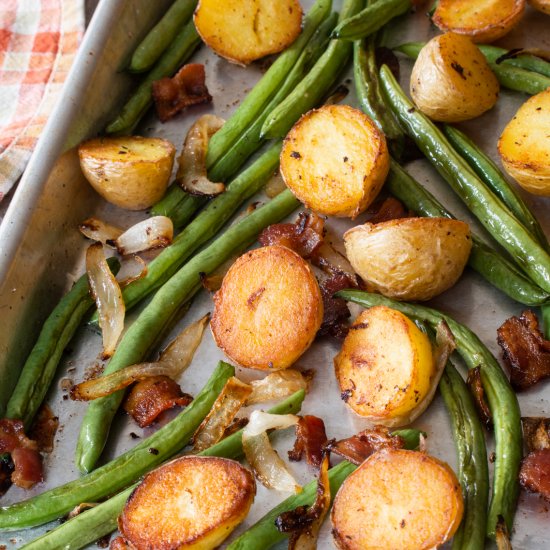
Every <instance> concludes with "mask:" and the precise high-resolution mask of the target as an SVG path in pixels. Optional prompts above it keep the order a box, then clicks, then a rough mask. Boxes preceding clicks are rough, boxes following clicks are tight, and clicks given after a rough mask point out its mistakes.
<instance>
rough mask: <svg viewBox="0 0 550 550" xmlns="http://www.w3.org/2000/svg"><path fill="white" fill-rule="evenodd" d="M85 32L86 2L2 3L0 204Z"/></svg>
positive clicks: (31, 146)
mask: <svg viewBox="0 0 550 550" xmlns="http://www.w3.org/2000/svg"><path fill="white" fill-rule="evenodd" d="M83 31H84V0H0V201H1V200H2V198H3V197H4V196H5V194H6V193H7V192H8V191H9V190H10V188H11V187H12V186H13V184H14V183H15V182H16V181H17V179H18V178H19V176H20V175H21V174H22V173H23V170H24V169H25V166H26V164H27V162H28V160H29V157H30V156H31V153H32V151H33V149H34V146H35V144H36V141H37V139H38V137H39V135H40V132H41V131H42V128H43V127H44V124H45V123H46V120H47V118H48V114H49V113H50V112H51V110H52V107H53V105H54V103H55V100H56V99H57V97H58V96H59V92H60V90H61V87H62V85H63V82H64V80H65V77H66V76H67V72H68V70H69V68H70V66H71V63H72V60H73V58H74V55H75V53H76V50H77V48H78V44H79V42H80V39H81V37H82V33H83Z"/></svg>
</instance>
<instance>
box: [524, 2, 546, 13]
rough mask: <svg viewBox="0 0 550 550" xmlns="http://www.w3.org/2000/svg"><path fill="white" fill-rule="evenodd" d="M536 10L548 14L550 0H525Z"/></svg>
mask: <svg viewBox="0 0 550 550" xmlns="http://www.w3.org/2000/svg"><path fill="white" fill-rule="evenodd" d="M527 2H529V4H531V6H533V7H534V8H535V9H536V10H539V11H541V12H542V13H546V14H547V15H550V0H527Z"/></svg>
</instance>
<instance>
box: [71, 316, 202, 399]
mask: <svg viewBox="0 0 550 550" xmlns="http://www.w3.org/2000/svg"><path fill="white" fill-rule="evenodd" d="M208 318H209V316H208V315H205V316H204V317H202V319H199V320H198V321H196V322H194V323H192V324H191V325H189V326H188V327H186V328H185V329H184V330H183V331H182V332H181V333H180V334H179V335H178V336H177V337H176V338H175V340H173V341H172V342H171V343H170V345H169V346H168V347H167V348H166V349H165V350H164V351H163V352H162V354H161V356H160V358H159V360H158V361H157V362H155V363H138V364H137V365H130V366H128V367H125V368H123V369H120V370H118V371H116V372H113V373H111V374H108V375H106V376H100V377H98V378H94V379H92V380H87V381H86V382H81V383H80V384H77V385H76V386H73V387H72V388H71V399H75V400H78V401H89V400H91V399H98V398H99V397H105V396H106V395H110V394H111V393H114V392H115V391H118V390H121V389H123V388H126V387H127V386H129V385H130V384H132V383H134V382H137V381H138V380H143V379H145V378H149V377H151V376H169V377H170V378H172V379H173V378H176V377H177V376H179V375H180V374H181V373H182V372H183V371H184V370H185V369H186V368H187V367H188V366H189V365H190V364H191V361H192V360H193V356H194V355H195V351H196V349H197V348H198V346H199V344H200V343H201V340H202V336H203V333H204V329H205V328H206V325H207V324H208Z"/></svg>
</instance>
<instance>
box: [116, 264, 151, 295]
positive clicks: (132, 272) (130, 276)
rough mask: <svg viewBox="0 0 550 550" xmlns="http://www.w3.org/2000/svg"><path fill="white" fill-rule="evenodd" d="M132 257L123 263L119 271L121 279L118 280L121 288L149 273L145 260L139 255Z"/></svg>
mask: <svg viewBox="0 0 550 550" xmlns="http://www.w3.org/2000/svg"><path fill="white" fill-rule="evenodd" d="M130 258H131V259H130V261H124V262H123V263H122V265H121V270H120V271H119V272H118V276H119V277H120V279H117V280H118V284H119V286H120V288H124V287H126V286H128V285H129V284H130V283H133V282H134V281H137V280H139V279H142V278H143V277H145V275H147V264H146V263H145V260H144V259H143V258H140V257H139V256H131V257H130ZM132 264H133V265H132Z"/></svg>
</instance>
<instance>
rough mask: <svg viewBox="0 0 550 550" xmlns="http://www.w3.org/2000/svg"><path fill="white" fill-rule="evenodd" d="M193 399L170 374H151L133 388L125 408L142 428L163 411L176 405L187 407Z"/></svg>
mask: <svg viewBox="0 0 550 550" xmlns="http://www.w3.org/2000/svg"><path fill="white" fill-rule="evenodd" d="M192 400H193V398H192V397H191V396H190V395H188V394H185V393H182V391H181V388H180V387H179V385H178V384H177V382H174V380H172V379H171V378H169V377H168V376H151V377H150V378H147V379H146V380H142V381H141V382H138V383H137V384H136V385H135V386H134V387H133V388H132V390H131V391H130V394H129V395H128V397H127V398H126V401H125V403H124V410H125V411H126V412H127V413H128V414H129V415H130V416H132V418H133V419H134V420H135V421H136V422H137V423H138V424H139V426H140V427H141V428H145V427H147V426H149V425H150V424H152V423H153V422H154V421H155V420H156V419H157V417H158V416H159V414H161V413H162V412H164V411H166V410H168V409H171V408H172V407H176V406H177V407H186V406H187V405H189V403H191V401H192Z"/></svg>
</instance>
